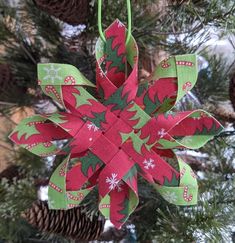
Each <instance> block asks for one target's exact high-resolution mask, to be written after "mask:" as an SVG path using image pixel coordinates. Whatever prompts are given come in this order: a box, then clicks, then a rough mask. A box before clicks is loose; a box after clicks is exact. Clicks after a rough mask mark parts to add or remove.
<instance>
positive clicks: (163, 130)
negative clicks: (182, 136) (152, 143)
mask: <svg viewBox="0 0 235 243" xmlns="http://www.w3.org/2000/svg"><path fill="white" fill-rule="evenodd" d="M158 135H160V138H163V137H164V136H165V135H166V130H165V129H164V128H162V129H161V130H160V131H158Z"/></svg>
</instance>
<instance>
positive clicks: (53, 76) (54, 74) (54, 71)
mask: <svg viewBox="0 0 235 243" xmlns="http://www.w3.org/2000/svg"><path fill="white" fill-rule="evenodd" d="M60 69H61V68H60V67H57V68H56V67H55V66H54V65H53V64H51V65H50V67H44V70H45V71H46V73H47V74H46V76H45V77H44V78H43V79H44V80H50V81H51V82H52V83H53V84H54V82H55V80H62V77H60V76H59V74H58V72H59V70H60Z"/></svg>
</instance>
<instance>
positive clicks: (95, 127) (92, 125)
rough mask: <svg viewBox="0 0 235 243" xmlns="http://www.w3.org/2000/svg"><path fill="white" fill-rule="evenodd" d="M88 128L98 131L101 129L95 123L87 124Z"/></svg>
mask: <svg viewBox="0 0 235 243" xmlns="http://www.w3.org/2000/svg"><path fill="white" fill-rule="evenodd" d="M87 128H88V130H89V131H90V130H93V131H94V132H97V131H98V130H99V128H98V127H97V126H96V125H95V124H94V123H89V124H87Z"/></svg>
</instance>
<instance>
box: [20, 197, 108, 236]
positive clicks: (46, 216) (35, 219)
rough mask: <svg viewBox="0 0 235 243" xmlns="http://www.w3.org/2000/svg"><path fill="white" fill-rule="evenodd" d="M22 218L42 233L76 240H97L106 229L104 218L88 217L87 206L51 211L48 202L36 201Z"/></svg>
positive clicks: (98, 216) (99, 216)
mask: <svg viewBox="0 0 235 243" xmlns="http://www.w3.org/2000/svg"><path fill="white" fill-rule="evenodd" d="M22 217H23V218H25V219H26V220H27V221H28V222H29V223H30V224H31V225H33V226H35V227H36V228H38V229H39V230H40V231H46V232H48V233H55V234H60V235H62V236H63V237H68V238H71V239H76V240H95V239H97V238H98V237H99V236H100V235H101V233H102V232H103V229H104V223H105V220H104V217H102V216H101V215H94V214H93V215H90V216H89V215H88V214H87V213H86V207H85V206H79V207H75V208H72V209H68V210H51V209H49V208H48V205H47V202H45V201H39V200H38V201H35V202H34V203H33V205H32V207H31V208H30V209H27V210H26V211H25V212H24V213H23V214H22Z"/></svg>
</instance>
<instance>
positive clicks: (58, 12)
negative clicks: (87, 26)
mask: <svg viewBox="0 0 235 243" xmlns="http://www.w3.org/2000/svg"><path fill="white" fill-rule="evenodd" d="M34 2H35V4H36V5H37V6H38V7H39V8H40V9H42V10H43V11H45V12H47V13H48V14H50V15H52V16H54V17H56V18H58V19H60V20H62V21H64V22H66V23H68V24H71V25H79V24H82V23H83V24H84V23H86V21H87V16H88V12H89V1H88V0H34Z"/></svg>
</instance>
